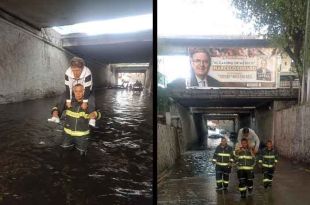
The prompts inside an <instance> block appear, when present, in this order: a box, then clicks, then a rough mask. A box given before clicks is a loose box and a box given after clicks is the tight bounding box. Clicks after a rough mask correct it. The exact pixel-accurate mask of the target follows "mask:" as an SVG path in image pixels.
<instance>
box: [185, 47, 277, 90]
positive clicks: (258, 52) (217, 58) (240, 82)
mask: <svg viewBox="0 0 310 205" xmlns="http://www.w3.org/2000/svg"><path fill="white" fill-rule="evenodd" d="M279 53H280V51H279V50H278V49H276V48H189V49H188V54H189V60H190V79H189V80H188V82H187V87H199V88H207V87H251V88H253V87H265V88H267V87H270V88H273V87H276V74H277V67H278V65H279V62H280V55H279Z"/></svg>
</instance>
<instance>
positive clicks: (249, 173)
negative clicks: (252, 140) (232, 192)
mask: <svg viewBox="0 0 310 205" xmlns="http://www.w3.org/2000/svg"><path fill="white" fill-rule="evenodd" d="M235 157H236V159H235V161H236V165H237V169H238V171H237V176H238V179H239V191H240V194H241V198H245V197H246V193H247V190H248V192H249V193H251V192H252V191H253V179H254V171H253V168H254V166H255V155H254V152H253V149H251V148H249V145H248V140H247V139H246V138H242V139H241V146H240V145H239V146H238V147H236V150H235Z"/></svg>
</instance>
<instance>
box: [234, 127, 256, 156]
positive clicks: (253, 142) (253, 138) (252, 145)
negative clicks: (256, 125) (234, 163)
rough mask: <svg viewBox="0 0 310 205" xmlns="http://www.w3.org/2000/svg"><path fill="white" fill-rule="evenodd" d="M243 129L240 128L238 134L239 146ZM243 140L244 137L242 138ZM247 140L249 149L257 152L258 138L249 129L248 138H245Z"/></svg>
mask: <svg viewBox="0 0 310 205" xmlns="http://www.w3.org/2000/svg"><path fill="white" fill-rule="evenodd" d="M242 131H243V128H241V129H240V130H239V132H238V139H237V140H238V144H239V145H241V139H242V138H243V134H242ZM244 138H245V137H244ZM246 139H247V140H248V145H249V147H250V148H255V150H256V151H257V150H258V148H259V143H260V141H259V138H258V136H257V134H256V133H255V132H254V130H252V129H250V128H249V136H248V137H247V138H246Z"/></svg>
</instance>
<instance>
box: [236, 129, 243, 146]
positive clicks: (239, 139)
mask: <svg viewBox="0 0 310 205" xmlns="http://www.w3.org/2000/svg"><path fill="white" fill-rule="evenodd" d="M242 130H243V128H241V129H240V130H239V132H238V138H237V142H238V144H239V145H241V139H242Z"/></svg>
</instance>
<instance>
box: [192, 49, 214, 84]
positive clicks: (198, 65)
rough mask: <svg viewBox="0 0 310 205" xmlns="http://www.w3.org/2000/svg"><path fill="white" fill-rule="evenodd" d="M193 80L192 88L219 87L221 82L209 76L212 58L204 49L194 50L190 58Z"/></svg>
mask: <svg viewBox="0 0 310 205" xmlns="http://www.w3.org/2000/svg"><path fill="white" fill-rule="evenodd" d="M190 61H191V67H192V70H191V76H192V77H191V80H190V86H198V87H219V86H220V82H219V81H217V80H215V79H214V78H212V77H211V76H209V75H208V72H209V71H210V67H211V57H210V54H209V53H208V51H207V50H205V49H203V48H198V49H194V50H193V52H192V53H191V56H190Z"/></svg>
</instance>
